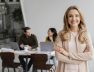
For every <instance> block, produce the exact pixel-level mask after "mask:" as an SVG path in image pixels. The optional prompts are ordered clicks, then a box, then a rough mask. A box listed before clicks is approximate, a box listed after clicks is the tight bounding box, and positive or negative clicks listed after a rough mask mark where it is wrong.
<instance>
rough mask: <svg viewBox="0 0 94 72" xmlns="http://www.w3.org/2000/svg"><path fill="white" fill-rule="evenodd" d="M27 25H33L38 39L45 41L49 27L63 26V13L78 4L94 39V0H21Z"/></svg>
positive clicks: (60, 27)
mask: <svg viewBox="0 0 94 72" xmlns="http://www.w3.org/2000/svg"><path fill="white" fill-rule="evenodd" d="M21 5H22V10H23V14H24V20H25V25H26V26H29V27H31V29H32V32H33V33H34V34H36V35H37V37H38V41H39V42H40V41H44V40H45V37H46V35H47V30H48V28H49V27H55V28H56V29H57V30H58V31H59V30H61V29H62V27H63V15H64V12H65V11H66V9H67V8H68V7H69V6H71V5H77V6H78V7H79V8H80V9H81V11H82V13H83V14H84V18H85V21H86V24H87V27H88V30H89V31H90V33H91V36H92V39H93V40H94V34H93V30H94V28H93V26H94V25H93V24H94V9H93V7H94V0H21Z"/></svg>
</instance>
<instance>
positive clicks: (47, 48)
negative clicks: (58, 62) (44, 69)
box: [40, 42, 54, 52]
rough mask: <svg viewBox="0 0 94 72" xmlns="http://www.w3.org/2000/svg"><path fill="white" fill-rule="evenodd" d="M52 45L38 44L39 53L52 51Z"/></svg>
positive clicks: (50, 43)
mask: <svg viewBox="0 0 94 72" xmlns="http://www.w3.org/2000/svg"><path fill="white" fill-rule="evenodd" d="M53 50H54V45H53V43H52V42H40V51H49V52H50V51H53Z"/></svg>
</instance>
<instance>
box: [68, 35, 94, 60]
mask: <svg viewBox="0 0 94 72" xmlns="http://www.w3.org/2000/svg"><path fill="white" fill-rule="evenodd" d="M87 35H88V37H87V42H86V48H87V49H88V51H86V52H83V53H70V54H69V56H70V57H71V58H73V59H76V60H83V61H87V60H91V59H93V58H94V49H93V44H92V41H91V37H90V35H89V34H87Z"/></svg>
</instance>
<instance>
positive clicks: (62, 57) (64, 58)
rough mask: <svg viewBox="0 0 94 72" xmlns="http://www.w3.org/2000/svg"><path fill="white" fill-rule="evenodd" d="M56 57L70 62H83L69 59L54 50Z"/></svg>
mask: <svg viewBox="0 0 94 72" xmlns="http://www.w3.org/2000/svg"><path fill="white" fill-rule="evenodd" d="M56 58H57V59H58V61H61V62H65V63H70V64H80V63H82V62H83V61H78V60H73V59H69V58H68V57H67V56H64V55H63V54H60V53H59V52H56Z"/></svg>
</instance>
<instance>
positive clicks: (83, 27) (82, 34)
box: [61, 6, 87, 43]
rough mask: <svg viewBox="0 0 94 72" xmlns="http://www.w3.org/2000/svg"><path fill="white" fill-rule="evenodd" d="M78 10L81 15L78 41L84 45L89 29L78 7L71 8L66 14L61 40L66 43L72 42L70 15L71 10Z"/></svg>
mask: <svg viewBox="0 0 94 72" xmlns="http://www.w3.org/2000/svg"><path fill="white" fill-rule="evenodd" d="M74 9H75V10H77V11H78V13H79V15H80V24H79V25H78V28H79V36H78V40H79V41H80V42H81V43H84V42H86V40H87V37H86V36H87V35H86V32H87V29H86V25H85V23H84V19H83V16H82V14H81V12H80V10H79V9H78V7H76V6H70V7H69V8H68V9H67V10H66V12H65V15H64V27H63V31H61V39H62V40H63V41H66V40H70V36H69V34H70V25H69V23H68V13H69V11H70V10H74Z"/></svg>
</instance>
